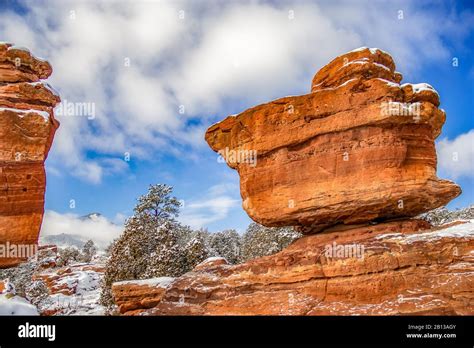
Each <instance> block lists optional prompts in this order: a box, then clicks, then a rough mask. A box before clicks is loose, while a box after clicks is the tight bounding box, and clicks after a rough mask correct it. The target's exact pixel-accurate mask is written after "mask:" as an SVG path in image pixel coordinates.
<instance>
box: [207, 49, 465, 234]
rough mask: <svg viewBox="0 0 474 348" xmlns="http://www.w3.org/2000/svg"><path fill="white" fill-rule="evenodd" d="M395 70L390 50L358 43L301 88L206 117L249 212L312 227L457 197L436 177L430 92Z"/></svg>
mask: <svg viewBox="0 0 474 348" xmlns="http://www.w3.org/2000/svg"><path fill="white" fill-rule="evenodd" d="M401 79H402V75H401V74H400V73H398V72H396V71H395V63H394V61H393V59H392V57H391V56H390V55H389V54H387V53H385V52H383V51H381V50H379V49H369V48H361V49H358V50H355V51H352V52H349V53H346V54H344V55H342V56H340V57H337V58H336V59H334V60H333V61H331V62H330V63H329V64H327V65H326V66H325V67H323V68H322V69H321V70H320V71H319V72H318V73H317V74H316V76H315V77H314V79H313V83H312V88H311V93H310V94H306V95H301V96H293V97H285V98H280V99H277V100H275V101H272V102H269V103H266V104H262V105H258V106H255V107H253V108H250V109H248V110H246V111H244V112H242V113H240V114H238V115H233V116H229V117H227V118H226V119H224V120H223V121H221V122H219V123H217V124H215V125H213V126H211V127H210V128H209V129H208V130H207V133H206V141H207V142H208V144H209V145H210V147H211V148H212V149H213V150H214V151H216V152H219V153H220V154H221V155H222V156H223V158H224V159H225V160H226V162H227V164H228V165H229V166H230V167H232V168H234V169H236V170H237V171H238V173H239V176H240V191H241V195H242V199H243V208H244V209H245V211H246V212H247V213H248V214H249V216H250V217H251V218H252V219H253V220H255V221H257V222H259V223H261V224H263V225H266V226H302V227H303V229H302V231H303V232H304V233H314V232H318V231H320V230H322V229H324V228H326V227H329V226H333V225H340V224H343V225H353V224H361V223H367V222H370V221H381V220H389V219H396V218H404V217H413V216H416V215H418V214H420V213H422V212H426V211H429V210H431V209H434V208H436V207H439V206H442V205H445V204H446V203H448V202H449V201H450V200H452V199H453V198H454V197H456V196H458V195H459V194H460V192H461V190H460V188H459V186H457V185H456V184H454V183H452V182H450V181H447V180H442V179H439V178H437V176H436V162H437V160H436V150H435V146H434V140H435V139H436V137H437V136H438V135H439V134H440V132H441V127H442V125H443V123H444V122H445V118H446V115H445V112H444V111H443V110H442V109H439V108H438V106H439V96H438V94H437V92H436V91H435V90H434V89H433V88H432V87H431V86H429V85H427V84H416V85H414V84H400V81H401Z"/></svg>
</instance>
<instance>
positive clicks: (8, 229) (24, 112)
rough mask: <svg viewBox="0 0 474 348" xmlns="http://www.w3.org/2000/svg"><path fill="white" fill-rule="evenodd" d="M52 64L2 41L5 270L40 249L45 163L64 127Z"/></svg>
mask: <svg viewBox="0 0 474 348" xmlns="http://www.w3.org/2000/svg"><path fill="white" fill-rule="evenodd" d="M51 72H52V69H51V66H50V64H49V63H48V62H46V61H43V60H41V59H39V58H36V57H34V56H33V55H32V54H31V53H30V52H29V51H28V50H26V49H24V48H19V47H15V46H12V45H11V44H8V43H0V248H1V250H0V253H1V255H0V256H1V257H0V268H2V267H9V266H14V265H16V264H18V263H19V262H21V261H22V260H24V259H25V256H30V255H28V253H25V252H22V250H23V251H25V250H27V249H26V248H28V250H33V249H34V248H31V246H36V245H37V241H38V235H39V231H40V226H41V222H42V219H43V212H44V192H45V185H46V177H45V170H44V161H45V160H46V157H47V155H48V151H49V149H50V147H51V144H52V141H53V137H54V133H55V131H56V129H57V128H58V126H59V122H58V121H57V120H55V118H54V115H53V109H54V107H55V106H56V105H57V103H59V101H60V98H59V96H58V95H57V93H55V92H54V90H53V89H52V88H51V87H50V86H49V85H48V84H47V83H45V82H44V81H42V80H43V79H46V78H48V76H50V75H51Z"/></svg>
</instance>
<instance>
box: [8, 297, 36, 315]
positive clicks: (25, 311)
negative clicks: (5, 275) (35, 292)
mask: <svg viewBox="0 0 474 348" xmlns="http://www.w3.org/2000/svg"><path fill="white" fill-rule="evenodd" d="M0 315H38V310H37V309H36V307H35V306H33V305H32V304H31V303H29V302H28V301H27V300H26V299H24V298H23V297H20V296H10V295H8V294H0Z"/></svg>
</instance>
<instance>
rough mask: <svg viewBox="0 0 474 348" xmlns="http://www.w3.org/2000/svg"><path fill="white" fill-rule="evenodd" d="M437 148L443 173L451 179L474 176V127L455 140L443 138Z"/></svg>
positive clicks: (439, 164)
mask: <svg viewBox="0 0 474 348" xmlns="http://www.w3.org/2000/svg"><path fill="white" fill-rule="evenodd" d="M436 148H437V152H438V166H439V169H440V170H441V173H442V174H445V175H447V176H448V177H449V178H451V179H457V178H459V177H462V176H465V177H473V178H474V129H471V130H470V131H469V132H467V133H463V134H461V135H458V136H457V137H456V138H454V139H453V140H449V139H447V138H445V139H442V140H440V141H439V142H437V144H436Z"/></svg>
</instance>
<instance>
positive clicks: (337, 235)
mask: <svg viewBox="0 0 474 348" xmlns="http://www.w3.org/2000/svg"><path fill="white" fill-rule="evenodd" d="M472 289H474V221H471V222H461V221H458V222H453V223H450V224H447V225H444V226H440V227H435V228H430V227H429V224H428V223H427V222H425V221H420V220H409V221H396V222H388V223H382V224H378V225H373V226H370V227H360V228H354V229H351V230H348V231H340V232H325V233H320V234H315V235H309V236H304V237H303V238H301V239H299V240H297V241H295V242H294V243H293V244H291V245H290V246H289V247H288V248H286V249H284V250H283V251H281V252H279V253H277V254H274V255H271V256H267V257H262V258H259V259H255V260H252V261H249V262H247V263H244V264H241V265H234V266H232V265H227V264H223V262H220V263H218V264H216V263H215V262H212V261H211V262H204V263H203V264H201V265H199V267H196V269H195V270H193V271H192V272H189V273H187V274H185V275H183V276H181V277H179V278H176V279H172V278H166V279H163V278H157V279H151V280H145V281H128V282H120V283H115V284H114V286H113V287H112V290H113V293H114V297H115V302H116V303H117V304H118V305H119V311H120V313H122V314H125V315H404V314H412V315H472V314H473V313H474V294H473V292H472Z"/></svg>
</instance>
